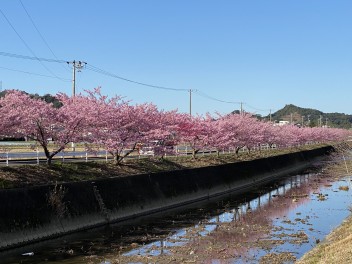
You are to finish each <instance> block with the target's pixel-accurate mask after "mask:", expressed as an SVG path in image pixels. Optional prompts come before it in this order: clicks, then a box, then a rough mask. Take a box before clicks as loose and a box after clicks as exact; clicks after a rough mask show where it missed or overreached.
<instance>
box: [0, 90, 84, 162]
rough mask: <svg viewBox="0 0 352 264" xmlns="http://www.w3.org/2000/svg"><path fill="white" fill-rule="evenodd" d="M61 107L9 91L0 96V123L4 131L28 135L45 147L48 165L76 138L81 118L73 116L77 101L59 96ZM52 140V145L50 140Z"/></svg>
mask: <svg viewBox="0 0 352 264" xmlns="http://www.w3.org/2000/svg"><path fill="white" fill-rule="evenodd" d="M60 100H63V101H62V103H63V104H64V106H63V107H61V108H59V109H56V108H54V106H53V104H48V103H46V102H45V101H42V100H40V99H34V98H31V97H30V96H29V95H27V94H25V93H23V92H20V91H15V90H13V91H8V92H7V93H6V95H5V97H3V98H1V99H0V106H1V107H0V123H1V130H2V131H3V132H2V133H3V134H6V135H8V136H14V137H27V138H29V139H31V140H34V141H36V142H37V143H38V144H39V145H40V146H41V147H42V148H43V150H44V153H45V156H46V158H47V164H49V165H50V164H51V161H52V158H53V157H54V156H55V155H56V154H57V153H59V152H60V151H62V150H63V149H64V148H65V147H66V145H67V144H68V143H70V142H72V141H74V140H76V138H78V137H79V135H80V133H81V132H82V128H83V126H84V123H85V122H84V118H83V117H82V116H80V115H77V116H76V115H75V112H74V109H75V107H76V103H75V102H74V100H73V99H72V98H71V99H69V98H68V97H65V96H61V97H60ZM52 140H53V144H52V146H53V148H52V150H51V147H50V146H49V142H51V141H52Z"/></svg>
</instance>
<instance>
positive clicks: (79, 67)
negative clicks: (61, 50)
mask: <svg viewBox="0 0 352 264" xmlns="http://www.w3.org/2000/svg"><path fill="white" fill-rule="evenodd" d="M67 64H72V96H73V97H75V96H76V69H77V71H78V72H80V71H81V70H82V69H83V67H84V66H85V65H86V64H87V63H86V62H84V61H75V60H74V61H68V62H67Z"/></svg>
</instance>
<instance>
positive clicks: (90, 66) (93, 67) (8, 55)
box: [0, 52, 270, 112]
mask: <svg viewBox="0 0 352 264" xmlns="http://www.w3.org/2000/svg"><path fill="white" fill-rule="evenodd" d="M0 56H7V57H13V58H18V59H27V60H37V61H45V62H56V63H68V61H66V60H60V59H56V60H54V59H47V58H38V57H31V56H25V55H19V54H13V53H7V52H0ZM85 67H86V69H88V70H90V71H93V72H96V73H99V74H102V75H105V76H108V77H112V78H116V79H120V80H123V81H126V82H130V83H134V84H138V85H143V86H147V87H151V88H156V89H162V90H169V91H179V92H180V91H181V92H189V91H190V89H181V88H170V87H164V86H157V85H151V84H146V83H142V82H137V81H133V80H130V79H127V78H125V77H121V76H119V75H116V74H113V73H110V72H108V71H106V70H103V69H100V68H98V67H96V66H93V65H91V64H88V63H87V64H86V65H85ZM0 68H2V69H7V70H12V71H18V72H22V73H27V74H33V75H38V76H43V77H51V78H58V79H61V80H64V81H68V79H63V78H60V77H53V76H47V75H42V74H36V73H30V72H25V71H19V70H13V69H9V68H5V67H0ZM191 92H194V93H196V94H197V95H199V96H201V97H204V98H207V99H209V100H212V101H216V102H220V103H226V104H236V105H239V104H241V102H236V101H225V100H221V99H218V98H215V97H213V96H210V95H208V94H206V93H204V92H202V91H200V90H193V89H191ZM242 104H245V105H247V106H248V107H249V108H252V109H254V110H256V111H260V112H268V111H270V109H259V108H256V107H253V106H251V105H249V104H248V103H242Z"/></svg>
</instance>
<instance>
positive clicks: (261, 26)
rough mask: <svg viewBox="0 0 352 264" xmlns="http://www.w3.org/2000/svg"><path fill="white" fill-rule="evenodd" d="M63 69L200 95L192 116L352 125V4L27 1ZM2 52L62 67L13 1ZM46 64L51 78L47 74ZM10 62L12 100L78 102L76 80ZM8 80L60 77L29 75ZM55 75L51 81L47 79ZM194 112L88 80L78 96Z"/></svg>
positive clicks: (184, 97) (5, 74)
mask: <svg viewBox="0 0 352 264" xmlns="http://www.w3.org/2000/svg"><path fill="white" fill-rule="evenodd" d="M22 3H23V5H24V6H25V8H26V10H27V11H28V13H29V15H30V16H31V18H32V19H33V21H34V22H35V24H36V26H37V28H38V29H39V31H40V33H41V34H42V36H43V37H44V38H45V40H46V42H47V43H48V44H49V46H50V48H51V49H52V51H53V52H54V54H55V56H56V57H57V58H58V59H60V60H61V59H62V60H67V61H72V60H81V61H85V62H87V63H88V64H89V65H91V66H95V67H98V68H100V69H103V70H105V71H108V72H110V73H113V74H115V75H118V76H121V77H124V78H128V79H131V80H134V81H137V82H143V83H147V84H152V85H157V86H164V87H171V88H176V89H186V90H187V89H193V90H198V91H199V93H193V96H192V99H193V100H192V106H193V109H192V112H193V113H199V114H205V113H206V112H210V113H214V112H216V111H217V112H220V113H227V112H230V111H232V110H234V109H239V104H236V103H234V104H229V103H223V102H219V101H215V100H211V99H209V98H206V97H204V96H202V94H201V93H205V94H206V95H208V96H211V97H214V98H216V99H219V100H222V101H231V102H243V103H244V105H243V107H244V109H245V110H247V111H250V112H256V113H259V114H267V113H268V112H269V109H272V111H273V112H274V111H276V110H278V109H280V108H282V107H283V106H285V104H295V105H298V106H301V107H308V108H316V109H319V110H321V111H323V112H344V113H348V114H352V109H351V98H352V56H351V50H352V35H351V28H352V16H351V14H352V1H324V0H319V1H318V0H310V1H307V0H302V1H301V0H295V1H271V0H267V1H259V0H258V1H236V0H219V1H215V0H213V1H207V0H177V1H165V0H164V1H161V0H160V1H157V0H148V1H147V0H144V1H142V0H125V1H120V0H115V1H113V0H110V1H107V0H105V1H104V0H102V1H93V0H75V1H72V0H71V1H69V0H60V1H58V0H57V1H45V0H22ZM0 9H1V11H2V12H3V14H5V16H6V17H7V19H8V20H9V21H10V22H11V24H12V26H13V27H14V28H15V29H16V31H17V32H18V34H19V35H20V36H21V38H22V39H23V40H24V41H25V43H26V45H27V46H28V47H29V48H30V50H31V51H30V50H29V49H28V47H26V45H25V44H24V43H23V41H22V40H21V39H20V38H19V37H18V35H17V34H16V33H15V31H14V30H13V29H12V28H11V26H10V25H9V24H8V22H7V21H6V19H5V17H4V16H3V15H2V14H1V13H0V28H1V33H2V34H1V35H2V37H1V41H0V52H6V53H13V54H20V55H26V56H34V55H33V53H34V54H35V56H37V57H40V58H53V59H55V57H54V56H53V54H52V53H51V51H50V50H49V49H48V48H47V46H46V45H45V43H44V42H43V41H42V39H41V37H40V35H39V34H38V33H37V31H36V29H35V28H34V26H33V25H32V23H31V21H30V19H29V17H28V16H27V14H26V12H25V10H24V9H23V7H22V4H21V1H19V0H2V1H1V2H0ZM42 64H44V65H45V66H43V65H42ZM42 64H41V63H39V62H38V61H33V60H25V59H15V58H11V57H6V56H0V81H2V88H3V89H11V88H15V89H21V90H25V91H27V92H31V93H38V94H41V95H42V94H46V93H51V94H56V93H57V92H65V93H71V82H70V79H71V77H72V76H71V75H72V73H71V68H70V67H68V66H67V65H66V64H65V63H61V64H60V63H49V62H42ZM4 68H8V69H13V70H18V71H26V72H31V73H36V74H42V75H48V76H52V73H54V74H55V75H56V76H59V77H61V78H63V79H66V80H59V79H56V78H49V77H44V76H36V75H29V74H25V73H20V72H15V71H10V70H7V69H4ZM48 69H49V70H48ZM97 86H101V87H102V91H103V93H104V94H108V95H111V96H112V95H115V94H117V95H121V96H124V97H125V98H126V99H127V100H131V101H132V102H134V103H143V102H153V103H155V104H156V105H158V106H159V107H160V108H161V109H165V110H171V109H176V108H178V109H179V111H180V112H188V111H189V94H188V92H187V91H169V90H161V89H155V88H150V87H146V86H140V85H137V84H133V83H129V82H125V81H122V80H119V79H116V78H111V77H108V76H106V75H102V74H99V73H96V72H94V71H91V70H90V69H88V68H86V69H83V70H82V72H81V73H78V74H77V90H78V92H82V91H83V90H84V89H93V88H94V87H97Z"/></svg>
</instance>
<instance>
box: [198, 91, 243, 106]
mask: <svg viewBox="0 0 352 264" xmlns="http://www.w3.org/2000/svg"><path fill="white" fill-rule="evenodd" d="M194 92H195V93H196V94H198V95H199V96H202V97H204V98H207V99H210V100H213V101H217V102H220V103H226V104H241V102H232V101H224V100H220V99H217V98H215V97H212V96H210V95H207V94H206V93H204V92H201V91H199V90H194Z"/></svg>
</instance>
